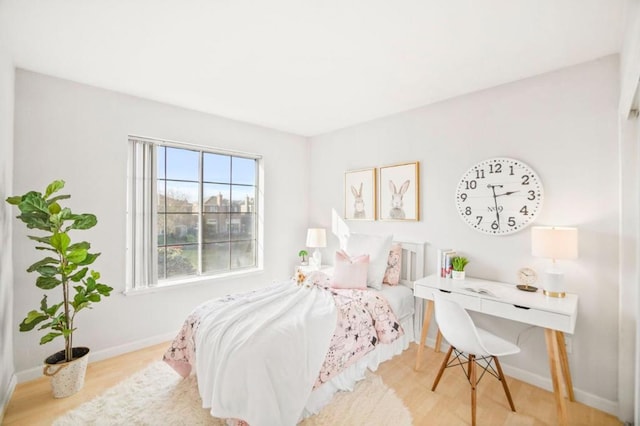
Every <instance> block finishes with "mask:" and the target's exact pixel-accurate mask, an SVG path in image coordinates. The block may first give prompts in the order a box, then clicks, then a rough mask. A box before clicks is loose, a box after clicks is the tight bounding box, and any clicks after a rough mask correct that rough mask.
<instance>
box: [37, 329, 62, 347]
mask: <svg viewBox="0 0 640 426" xmlns="http://www.w3.org/2000/svg"><path fill="white" fill-rule="evenodd" d="M59 336H62V333H53V332H51V333H47V334H45V335H44V336H42V339H40V344H41V345H44V344H45V343H49V342H50V341H52V340H53V339H55V338H56V337H59Z"/></svg>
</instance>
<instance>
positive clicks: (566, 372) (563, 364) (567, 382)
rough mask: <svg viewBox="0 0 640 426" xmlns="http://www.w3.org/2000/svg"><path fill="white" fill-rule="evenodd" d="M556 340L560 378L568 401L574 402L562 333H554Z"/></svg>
mask: <svg viewBox="0 0 640 426" xmlns="http://www.w3.org/2000/svg"><path fill="white" fill-rule="evenodd" d="M554 333H555V335H556V337H557V338H558V353H559V355H560V368H562V376H563V377H564V386H565V389H566V390H567V396H568V397H569V401H572V402H574V401H575V400H576V398H575V397H574V395H573V382H572V381H571V370H569V359H568V358H567V346H566V345H565V343H564V333H563V332H562V331H554Z"/></svg>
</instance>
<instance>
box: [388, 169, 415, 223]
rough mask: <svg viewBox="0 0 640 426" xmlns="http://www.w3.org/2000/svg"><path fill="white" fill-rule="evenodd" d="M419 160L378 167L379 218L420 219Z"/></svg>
mask: <svg viewBox="0 0 640 426" xmlns="http://www.w3.org/2000/svg"><path fill="white" fill-rule="evenodd" d="M419 165H420V163H419V162H417V161H416V162H415V163H405V164H396V165H393V166H385V167H381V168H380V219H381V220H411V221H417V220H420V197H419V194H420V181H419V176H420V175H419Z"/></svg>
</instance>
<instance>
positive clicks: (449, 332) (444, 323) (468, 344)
mask: <svg viewBox="0 0 640 426" xmlns="http://www.w3.org/2000/svg"><path fill="white" fill-rule="evenodd" d="M433 296H434V298H433V301H434V304H435V311H436V315H435V316H436V321H437V323H438V327H439V328H440V332H441V333H442V336H443V337H444V338H445V339H447V341H448V342H449V345H450V347H449V351H448V352H447V355H446V356H445V357H444V360H443V361H442V365H441V366H440V370H439V371H438V375H437V376H436V379H435V381H434V382H433V386H432V387H431V390H432V391H435V390H436V387H437V386H438V382H439V381H440V378H441V377H442V373H443V372H444V369H445V368H447V367H451V366H456V365H460V366H461V367H462V369H463V370H464V372H465V375H466V376H467V379H468V380H469V383H470V384H471V424H472V425H475V424H476V386H477V384H478V383H479V382H480V379H482V376H484V373H486V372H487V371H488V372H489V373H490V374H492V375H493V376H494V377H496V378H497V379H498V380H500V381H501V382H502V387H503V389H504V393H505V394H506V395H507V399H508V400H509V405H510V406H511V410H512V411H514V412H515V411H516V408H515V406H514V405H513V400H512V399H511V393H510V392H509V387H508V386H507V381H506V380H505V377H504V373H503V372H502V367H501V366H500V362H499V361H498V357H499V356H503V355H513V354H517V353H518V352H520V348H519V347H518V346H516V345H515V344H513V343H511V342H508V341H506V340H504V339H501V338H500V337H498V336H496V335H494V334H491V333H489V332H488V331H486V330H483V329H481V328H478V327H476V325H475V324H474V323H473V321H472V320H471V317H470V316H469V314H468V313H467V311H465V310H464V308H463V307H462V306H460V305H459V304H458V303H457V302H456V301H454V300H451V299H447V298H446V296H443V295H441V294H439V293H438V292H436V293H434V294H433ZM454 351H455V358H453V359H451V361H449V358H451V353H452V352H454ZM464 354H467V356H465V355H464ZM456 361H457V363H456ZM492 361H493V362H495V366H496V369H494V368H493V366H492V365H491V363H492ZM481 362H483V363H484V364H481ZM465 364H466V365H467V369H465ZM478 366H479V367H480V368H482V369H483V370H482V373H481V374H480V377H479V378H477V380H476V377H477V368H478ZM496 370H497V371H496Z"/></svg>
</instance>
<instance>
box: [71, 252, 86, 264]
mask: <svg viewBox="0 0 640 426" xmlns="http://www.w3.org/2000/svg"><path fill="white" fill-rule="evenodd" d="M86 258H87V250H86V249H83V248H80V249H75V250H72V251H70V252H69V253H67V259H69V262H73V263H80V262H82V261H83V260H85V259H86Z"/></svg>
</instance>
